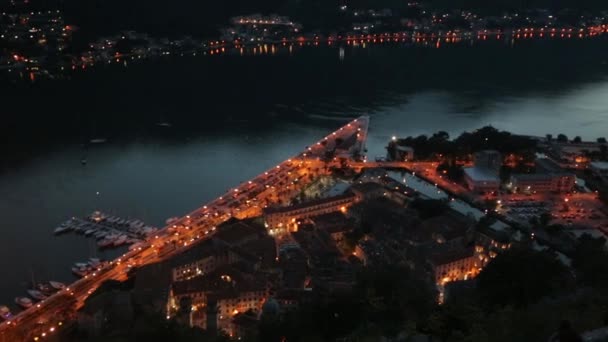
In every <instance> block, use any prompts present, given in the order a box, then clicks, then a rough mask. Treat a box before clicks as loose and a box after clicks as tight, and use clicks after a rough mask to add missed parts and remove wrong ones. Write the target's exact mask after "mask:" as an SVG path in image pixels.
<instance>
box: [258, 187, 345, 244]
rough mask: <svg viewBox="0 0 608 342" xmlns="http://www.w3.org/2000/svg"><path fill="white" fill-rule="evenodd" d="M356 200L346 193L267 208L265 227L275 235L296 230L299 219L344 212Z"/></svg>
mask: <svg viewBox="0 0 608 342" xmlns="http://www.w3.org/2000/svg"><path fill="white" fill-rule="evenodd" d="M356 201H357V196H356V195H354V194H352V193H348V194H344V195H339V196H334V197H328V198H322V199H319V200H314V201H310V202H306V203H301V204H296V205H292V206H289V207H275V208H267V209H265V210H264V219H265V221H266V228H267V229H268V230H269V232H270V234H275V235H276V234H281V233H285V232H287V231H295V230H297V227H298V221H299V220H302V219H306V218H310V217H313V216H319V215H323V214H329V213H332V212H336V211H342V212H344V211H346V210H347V209H348V207H350V206H351V205H352V204H353V203H355V202H356Z"/></svg>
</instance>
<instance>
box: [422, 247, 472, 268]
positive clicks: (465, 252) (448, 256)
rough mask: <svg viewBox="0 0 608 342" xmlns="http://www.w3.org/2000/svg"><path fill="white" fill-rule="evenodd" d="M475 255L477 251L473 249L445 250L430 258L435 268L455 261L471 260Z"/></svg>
mask: <svg viewBox="0 0 608 342" xmlns="http://www.w3.org/2000/svg"><path fill="white" fill-rule="evenodd" d="M473 255H475V250H474V249H473V248H462V249H457V250H445V251H441V252H437V253H435V254H432V255H431V256H430V257H429V261H430V262H431V263H432V264H433V265H434V266H440V265H445V264H449V263H452V262H454V261H458V260H462V259H466V258H470V257H472V256H473Z"/></svg>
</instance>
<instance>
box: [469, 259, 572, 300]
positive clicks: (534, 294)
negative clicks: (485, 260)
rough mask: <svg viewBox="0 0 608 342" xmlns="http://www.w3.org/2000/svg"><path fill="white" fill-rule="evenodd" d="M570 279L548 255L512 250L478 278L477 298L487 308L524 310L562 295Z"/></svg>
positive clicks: (560, 265) (488, 267) (559, 263)
mask: <svg viewBox="0 0 608 342" xmlns="http://www.w3.org/2000/svg"><path fill="white" fill-rule="evenodd" d="M571 281H572V279H571V276H570V273H569V271H568V269H567V268H566V266H564V265H563V264H562V263H561V261H559V260H558V259H557V258H556V257H555V255H553V254H552V253H550V252H544V251H543V252H537V251H534V250H529V249H519V248H517V249H513V250H509V251H507V252H505V253H503V254H500V255H498V256H497V257H496V259H494V260H493V261H492V262H490V264H488V266H486V268H484V269H483V271H482V272H481V273H480V274H479V277H478V289H479V295H480V297H481V299H482V301H483V302H484V303H485V304H486V305H488V306H490V307H494V306H499V307H500V306H505V305H513V306H516V307H525V306H528V305H530V304H533V303H535V302H537V301H538V300H539V299H541V298H542V297H544V296H551V295H555V294H558V293H560V292H562V291H564V290H565V289H566V288H567V287H568V286H569V284H571Z"/></svg>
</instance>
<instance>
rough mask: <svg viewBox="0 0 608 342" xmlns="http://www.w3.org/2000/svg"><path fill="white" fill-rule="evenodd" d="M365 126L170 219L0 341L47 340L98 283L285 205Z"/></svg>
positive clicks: (3, 332) (3, 328)
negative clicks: (227, 223)
mask: <svg viewBox="0 0 608 342" xmlns="http://www.w3.org/2000/svg"><path fill="white" fill-rule="evenodd" d="M368 126H369V118H368V117H360V118H358V119H355V120H353V121H351V122H350V123H348V124H347V125H345V126H343V127H341V128H340V129H338V130H337V131H335V132H333V133H331V134H329V135H328V136H326V137H325V138H323V139H321V140H320V141H319V142H317V143H315V144H313V145H311V146H307V147H306V149H305V150H304V151H303V152H301V153H300V154H298V155H297V156H294V157H292V158H290V159H288V160H285V161H283V162H282V163H280V164H278V165H276V166H275V167H273V168H271V169H270V170H268V171H266V172H264V173H262V174H260V175H258V176H257V177H255V178H253V179H251V180H249V181H247V182H243V183H242V184H240V185H239V186H238V187H236V188H234V189H230V190H229V191H228V192H227V193H225V194H224V195H222V196H220V197H219V198H217V199H215V200H213V201H211V202H210V203H208V204H206V205H204V206H202V207H200V208H198V209H197V210H195V211H194V212H192V213H190V214H189V215H186V216H184V217H182V218H179V219H177V220H175V221H173V222H171V224H169V225H168V226H166V227H164V228H163V229H162V230H160V231H159V232H158V233H157V234H156V235H155V236H153V237H150V238H149V239H148V240H147V241H146V242H145V243H142V244H141V245H140V246H139V247H138V248H137V249H135V250H132V251H129V252H127V253H125V254H123V255H122V256H120V257H119V258H117V259H115V260H112V261H111V262H109V263H108V264H107V265H106V266H104V267H103V268H101V269H99V270H97V271H96V272H94V273H92V274H89V275H87V276H85V277H84V278H82V279H80V280H78V281H76V282H75V283H73V284H71V285H70V286H68V287H67V288H65V289H64V290H61V291H59V292H58V293H56V294H54V295H52V296H50V297H49V298H47V299H45V300H43V301H41V302H39V303H37V304H36V305H34V306H33V307H31V308H29V309H27V310H25V311H23V312H21V313H20V314H18V315H16V316H15V317H14V318H12V319H11V320H10V321H7V322H3V323H2V324H0V342H15V341H39V340H44V339H47V338H49V337H51V336H53V335H54V334H56V333H57V331H58V330H60V329H61V328H62V327H63V326H65V322H67V321H68V320H71V319H73V318H74V314H75V312H76V310H78V309H79V308H81V307H82V306H83V305H84V302H85V300H86V299H87V298H88V297H89V295H91V293H93V292H94V291H95V290H96V289H97V288H98V287H99V286H100V285H101V284H102V283H103V282H105V281H107V280H110V279H114V280H125V279H127V275H128V273H129V271H130V270H131V269H132V268H134V267H138V266H142V265H146V264H150V263H155V262H158V261H162V260H166V259H168V258H170V257H171V256H173V255H175V254H177V253H179V252H182V251H184V250H185V249H187V248H189V247H191V246H192V245H194V244H196V243H198V242H200V241H202V240H204V239H207V238H209V237H210V236H212V235H213V234H214V232H215V231H216V227H217V226H218V225H220V224H221V223H223V222H225V221H227V220H229V219H230V218H232V217H236V218H239V219H243V218H248V217H255V216H260V215H261V214H262V210H263V209H264V208H265V207H268V206H271V205H286V204H289V202H290V200H291V198H293V196H295V195H296V194H298V193H299V192H300V191H302V189H304V188H305V187H306V186H308V185H310V184H311V183H312V182H313V181H314V180H315V179H317V178H318V177H319V176H321V175H325V174H329V173H330V171H329V168H328V165H329V164H328V163H327V162H326V161H325V160H326V157H327V154H328V152H330V153H334V152H336V148H339V149H340V151H342V153H344V151H347V152H348V153H350V156H353V155H357V154H363V153H364V146H365V139H366V138H367V131H368ZM353 138H355V139H353ZM348 141H352V143H350V146H344V144H345V142H348ZM341 156H344V155H341Z"/></svg>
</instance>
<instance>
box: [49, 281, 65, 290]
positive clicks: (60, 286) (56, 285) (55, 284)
mask: <svg viewBox="0 0 608 342" xmlns="http://www.w3.org/2000/svg"><path fill="white" fill-rule="evenodd" d="M49 285H51V287H52V288H54V289H56V290H63V289H65V284H64V283H60V282H58V281H52V280H51V281H49Z"/></svg>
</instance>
